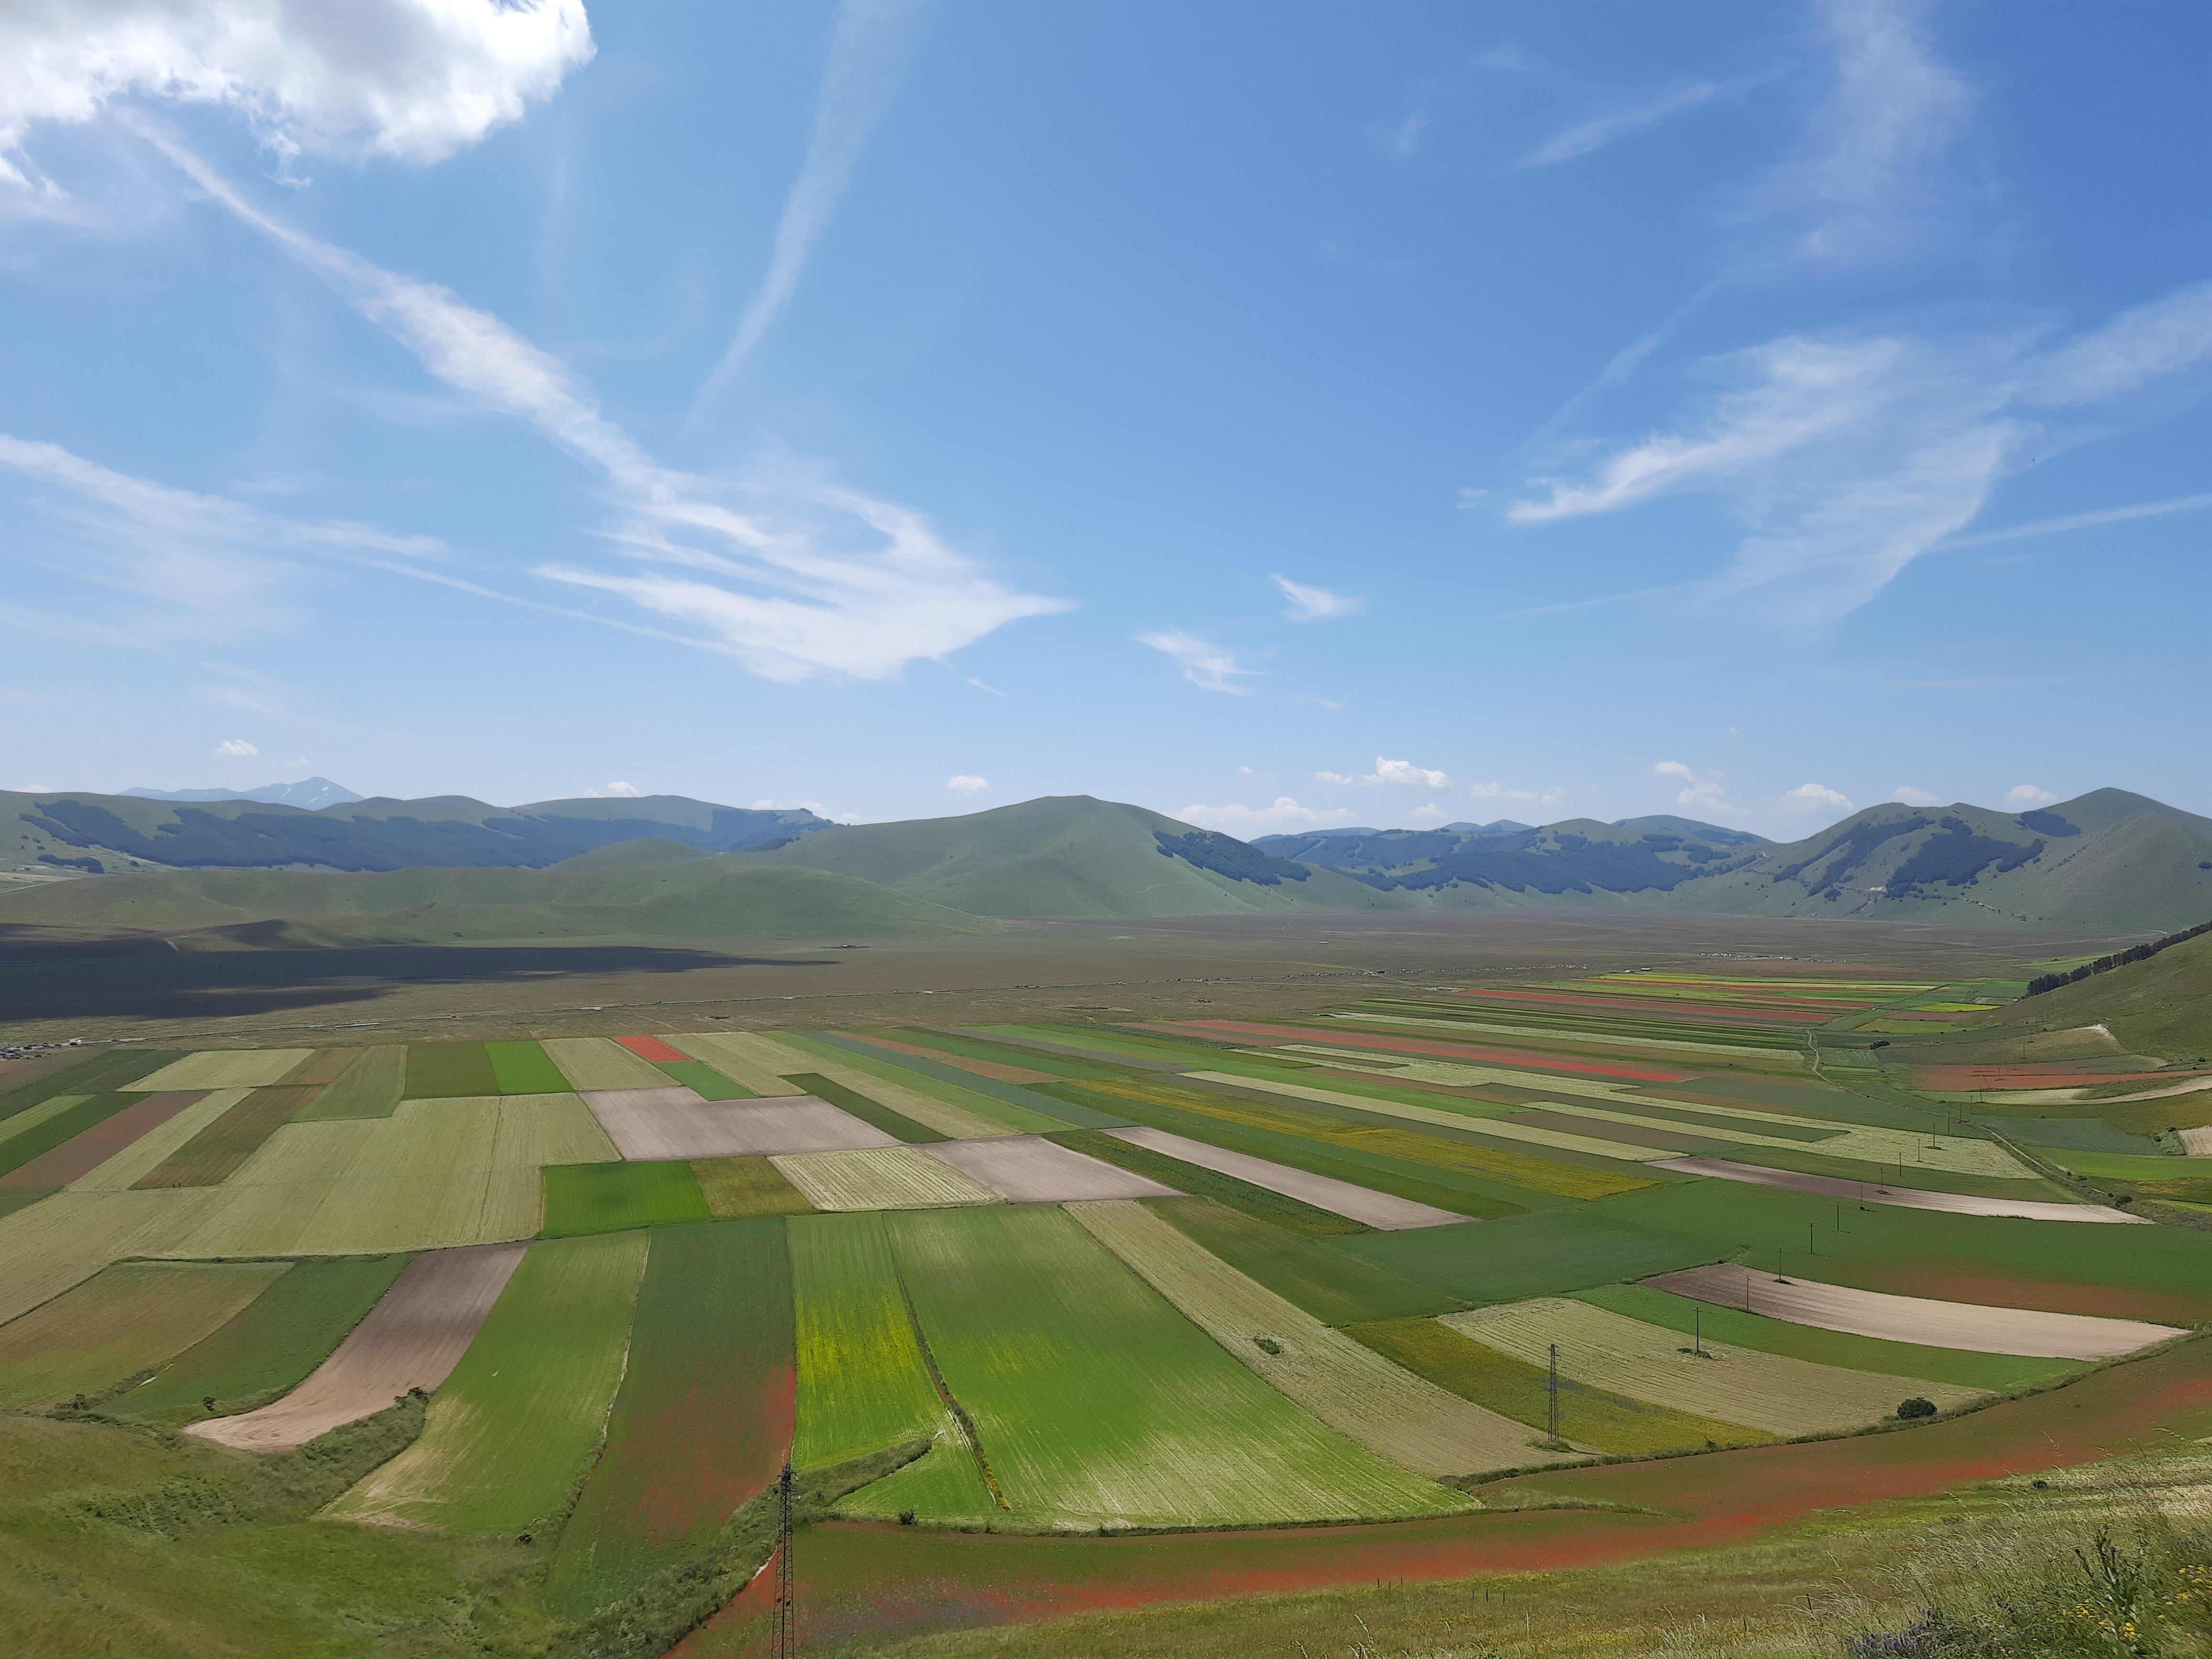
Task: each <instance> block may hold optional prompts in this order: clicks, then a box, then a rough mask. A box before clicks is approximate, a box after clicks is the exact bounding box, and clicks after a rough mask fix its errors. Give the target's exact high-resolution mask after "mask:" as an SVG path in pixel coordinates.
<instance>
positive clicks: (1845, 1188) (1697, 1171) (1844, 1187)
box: [1651, 1158, 2154, 1227]
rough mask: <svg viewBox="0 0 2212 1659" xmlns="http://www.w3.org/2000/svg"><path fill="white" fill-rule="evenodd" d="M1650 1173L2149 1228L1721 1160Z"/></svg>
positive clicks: (2090, 1208)
mask: <svg viewBox="0 0 2212 1659" xmlns="http://www.w3.org/2000/svg"><path fill="white" fill-rule="evenodd" d="M1651 1167H1652V1168H1653V1169H1655V1170H1680V1171H1681V1172H1682V1173H1683V1174H1684V1175H1701V1176H1717V1177H1719V1178H1720V1179H1721V1180H1723V1181H1742V1182H1749V1183H1750V1184H1751V1185H1752V1186H1754V1187H1785V1188H1789V1190H1790V1191H1791V1192H1793V1193H1814V1194H1819V1195H1820V1197H1822V1198H1850V1199H1863V1200H1866V1201H1867V1202H1868V1203H1869V1204H1888V1205H1892V1206H1895V1207H1896V1208H1898V1209H1900V1210H1948V1211H1949V1212H1951V1213H1952V1214H1954V1215H2009V1216H2019V1217H2021V1218H2024V1219H2027V1220H2029V1221H2124V1222H2129V1223H2131V1224H2134V1225H2140V1226H2146V1227H2148V1226H2150V1225H2154V1224H2152V1223H2151V1222H2149V1221H2148V1220H2146V1219H2145V1218H2143V1217H2142V1216H2139V1215H2130V1214H2128V1213H2127V1212H2125V1211H2123V1210H2108V1209H2106V1208H2105V1207H2104V1206H2102V1205H2100V1204H2051V1203H2045V1202H2042V1201H2040V1200H2036V1199H2028V1198H1975V1197H1972V1195H1970V1194H1966V1193H1924V1192H1921V1191H1919V1190H1918V1189H1917V1188H1911V1187H1885V1186H1883V1185H1882V1184H1881V1182H1875V1181H1838V1180H1837V1179H1836V1178H1835V1177H1834V1176H1815V1175H1799V1174H1797V1173H1796V1171H1794V1170H1769V1169H1765V1168H1764V1167H1762V1166H1761V1165H1759V1164H1731V1163H1730V1162H1729V1160H1728V1159H1726V1158H1662V1159H1660V1160H1658V1161H1657V1162H1656V1163H1654V1164H1652V1166H1651Z"/></svg>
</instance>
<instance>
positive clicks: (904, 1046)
mask: <svg viewBox="0 0 2212 1659" xmlns="http://www.w3.org/2000/svg"><path fill="white" fill-rule="evenodd" d="M844 1036H846V1038H847V1040H848V1041H849V1042H865V1043H866V1044H867V1045H868V1046H869V1047H870V1048H884V1049H888V1050H890V1052H891V1053H892V1054H913V1055H915V1056H917V1057H918V1058H920V1059H922V1060H935V1061H936V1062H937V1063H938V1064H939V1065H940V1066H958V1067H959V1068H960V1069H961V1070H962V1071H963V1072H973V1073H975V1075H976V1076H977V1077H987V1078H994V1079H997V1080H998V1081H999V1082H1000V1083H1065V1082H1066V1081H1067V1079H1066V1078H1063V1077H1056V1076H1054V1074H1053V1073H1050V1072H1032V1071H1031V1070H1030V1068H1029V1067H1028V1066H1006V1065H1003V1064H1001V1063H1000V1062H999V1061H998V1060H970V1059H969V1058H968V1056H967V1055H965V1054H946V1053H945V1051H944V1050H943V1049H941V1048H923V1047H922V1046H921V1044H920V1043H918V1042H899V1041H897V1040H896V1038H893V1037H884V1036H857V1035H855V1034H854V1033H852V1032H846V1033H845V1034H844Z"/></svg>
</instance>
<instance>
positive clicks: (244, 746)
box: [215, 738, 261, 760]
mask: <svg viewBox="0 0 2212 1659" xmlns="http://www.w3.org/2000/svg"><path fill="white" fill-rule="evenodd" d="M215 752H216V754H218V755H222V756H223V757H226V758H228V759H230V760H245V759H247V758H248V757H252V756H254V755H258V754H259V753H260V752H261V751H260V750H258V749H256V748H255V747H254V746H253V745H252V744H250V743H248V742H246V739H245V738H224V739H223V740H222V742H221V743H219V744H216V746H215Z"/></svg>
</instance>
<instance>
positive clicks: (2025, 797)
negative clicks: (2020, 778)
mask: <svg viewBox="0 0 2212 1659" xmlns="http://www.w3.org/2000/svg"><path fill="white" fill-rule="evenodd" d="M2005 799H2006V800H2007V801H2008V802H2009V803H2010V804H2011V805H2015V806H2048V805H2051V802H2053V801H2055V800H2057V799H2058V797H2057V795H2055V794H2053V793H2051V791H2050V790H2048V789H2044V788H2039V787H2037V786H2036V785H2034V784H2032V783H2016V784H2015V785H2013V787H2011V788H2009V789H2008V790H2006V791H2005Z"/></svg>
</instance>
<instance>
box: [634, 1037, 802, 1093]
mask: <svg viewBox="0 0 2212 1659" xmlns="http://www.w3.org/2000/svg"><path fill="white" fill-rule="evenodd" d="M662 1040H663V1041H664V1042H666V1043H667V1044H668V1046H669V1047H670V1048H673V1049H675V1050H677V1052H678V1053H679V1054H689V1055H690V1056H691V1058H692V1059H694V1060H700V1061H703V1062H704V1063H705V1064H707V1065H708V1066H713V1067H714V1069H715V1070H716V1071H718V1072H720V1073H721V1074H722V1075H723V1076H724V1077H726V1078H727V1079H730V1081H731V1082H732V1083H735V1084H738V1085H742V1086H743V1087H744V1088H747V1089H750V1090H751V1091H753V1093H754V1094H755V1095H758V1096H770V1095H793V1094H797V1093H798V1092H799V1091H798V1090H796V1089H794V1088H793V1087H792V1086H791V1085H789V1084H788V1083H786V1082H785V1081H784V1080H783V1077H782V1073H784V1072H787V1071H795V1070H797V1069H798V1068H797V1067H796V1066H791V1065H789V1064H787V1062H786V1053H787V1051H786V1050H784V1049H781V1048H763V1047H762V1044H763V1042H765V1039H763V1038H761V1037H757V1036H753V1035H751V1034H750V1033H749V1032H744V1031H699V1032H694V1033H690V1034H686V1035H682V1036H668V1037H665V1038H664V1039H662Z"/></svg>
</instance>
